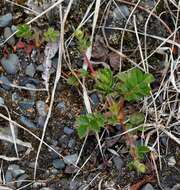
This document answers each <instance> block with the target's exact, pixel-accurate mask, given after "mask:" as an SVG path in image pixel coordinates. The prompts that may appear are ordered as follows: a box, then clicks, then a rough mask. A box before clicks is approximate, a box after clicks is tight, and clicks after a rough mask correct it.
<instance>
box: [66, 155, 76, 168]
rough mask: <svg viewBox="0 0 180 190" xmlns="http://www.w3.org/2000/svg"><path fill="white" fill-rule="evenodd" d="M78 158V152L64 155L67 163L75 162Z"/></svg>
mask: <svg viewBox="0 0 180 190" xmlns="http://www.w3.org/2000/svg"><path fill="white" fill-rule="evenodd" d="M77 159H78V155H77V154H71V155H67V156H65V157H64V162H65V164H67V165H71V164H72V163H74V164H75V162H76V160H77Z"/></svg>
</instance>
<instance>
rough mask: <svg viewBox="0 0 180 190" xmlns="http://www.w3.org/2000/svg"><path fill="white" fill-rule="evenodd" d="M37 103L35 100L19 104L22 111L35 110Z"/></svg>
mask: <svg viewBox="0 0 180 190" xmlns="http://www.w3.org/2000/svg"><path fill="white" fill-rule="evenodd" d="M34 104H35V102H34V100H23V101H21V102H19V106H20V108H21V109H22V110H28V109H31V108H33V106H34Z"/></svg>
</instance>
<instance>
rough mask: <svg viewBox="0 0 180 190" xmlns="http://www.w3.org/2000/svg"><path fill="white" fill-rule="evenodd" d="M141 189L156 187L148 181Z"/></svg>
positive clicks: (152, 189) (150, 189)
mask: <svg viewBox="0 0 180 190" xmlns="http://www.w3.org/2000/svg"><path fill="white" fill-rule="evenodd" d="M141 190H154V188H153V186H152V185H151V184H150V183H147V184H146V185H144V186H143V187H142V188H141Z"/></svg>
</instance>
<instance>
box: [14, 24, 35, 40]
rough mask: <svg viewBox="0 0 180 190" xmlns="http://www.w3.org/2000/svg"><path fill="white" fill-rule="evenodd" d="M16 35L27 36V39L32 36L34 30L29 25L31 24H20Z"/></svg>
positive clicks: (19, 36)
mask: <svg viewBox="0 0 180 190" xmlns="http://www.w3.org/2000/svg"><path fill="white" fill-rule="evenodd" d="M16 36H17V37H18V38H25V39H29V38H30V37H31V36H32V31H31V29H30V27H29V25H27V24H20V25H19V26H18V27H17V33H16Z"/></svg>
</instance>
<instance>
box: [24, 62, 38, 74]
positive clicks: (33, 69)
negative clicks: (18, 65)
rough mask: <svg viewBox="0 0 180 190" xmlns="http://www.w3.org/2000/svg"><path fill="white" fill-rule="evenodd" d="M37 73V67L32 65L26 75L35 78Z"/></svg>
mask: <svg viewBox="0 0 180 190" xmlns="http://www.w3.org/2000/svg"><path fill="white" fill-rule="evenodd" d="M35 72H36V69H35V66H34V64H33V63H30V64H29V65H28V66H27V67H26V70H25V73H26V75H28V76H30V77H33V76H34V74H35Z"/></svg>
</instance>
